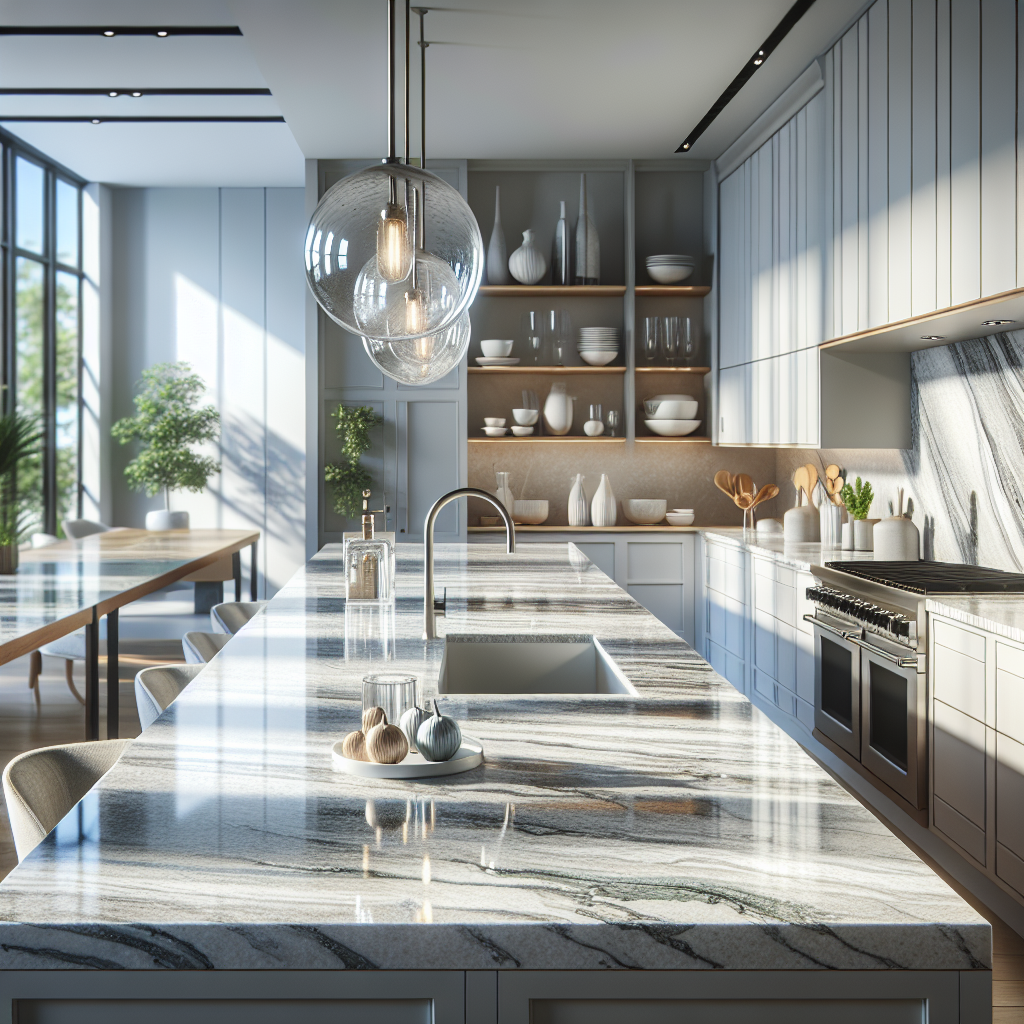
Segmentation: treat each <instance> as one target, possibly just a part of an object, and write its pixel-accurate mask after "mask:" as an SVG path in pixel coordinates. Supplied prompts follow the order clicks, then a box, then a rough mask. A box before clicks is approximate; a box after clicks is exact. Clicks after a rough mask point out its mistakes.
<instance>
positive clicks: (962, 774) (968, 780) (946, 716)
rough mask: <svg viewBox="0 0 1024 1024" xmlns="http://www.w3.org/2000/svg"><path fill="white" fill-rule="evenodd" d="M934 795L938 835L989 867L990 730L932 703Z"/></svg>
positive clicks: (953, 710)
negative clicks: (987, 761)
mask: <svg viewBox="0 0 1024 1024" xmlns="http://www.w3.org/2000/svg"><path fill="white" fill-rule="evenodd" d="M932 714H933V719H934V726H933V731H932V766H933V767H932V792H933V794H934V801H935V804H934V822H935V828H936V829H938V831H939V832H941V833H943V834H944V835H946V836H948V837H949V838H950V839H951V840H953V842H954V843H956V844H957V845H958V846H960V847H962V848H963V849H964V850H966V851H967V852H968V853H969V854H970V855H971V856H972V857H974V859H975V860H977V861H978V862H979V863H981V864H984V863H985V828H986V821H985V801H986V779H985V726H984V725H983V724H982V723H981V722H978V721H976V720H975V719H973V718H971V717H969V716H968V715H965V714H964V713H963V712H962V711H958V710H957V709H956V708H952V707H950V706H949V705H948V704H943V703H942V701H939V700H934V701H932Z"/></svg>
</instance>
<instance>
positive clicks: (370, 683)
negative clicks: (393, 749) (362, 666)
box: [363, 672, 416, 725]
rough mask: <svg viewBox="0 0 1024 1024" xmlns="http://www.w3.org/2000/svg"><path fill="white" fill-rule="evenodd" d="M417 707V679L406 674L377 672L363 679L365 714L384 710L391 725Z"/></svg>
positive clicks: (398, 722)
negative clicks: (370, 711)
mask: <svg viewBox="0 0 1024 1024" xmlns="http://www.w3.org/2000/svg"><path fill="white" fill-rule="evenodd" d="M415 706H416V677H415V676H412V675H408V674H406V673H405V672H375V673H374V674H373V675H369V676H364V677H363V713H364V714H365V713H366V712H367V711H369V710H370V708H383V709H384V714H385V715H387V716H388V722H390V723H391V725H400V724H401V721H402V715H404V714H405V713H406V711H408V710H409V708H411V707H415Z"/></svg>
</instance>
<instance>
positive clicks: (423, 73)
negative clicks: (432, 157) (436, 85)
mask: <svg viewBox="0 0 1024 1024" xmlns="http://www.w3.org/2000/svg"><path fill="white" fill-rule="evenodd" d="M413 10H414V11H415V12H416V13H417V14H418V15H419V16H420V167H422V168H423V169H424V170H426V168H427V47H428V46H429V45H430V43H428V42H427V40H426V37H425V36H424V34H423V15H424V14H426V13H427V12H428V11H429V10H430V8H429V7H414V8H413Z"/></svg>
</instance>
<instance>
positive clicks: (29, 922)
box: [0, 544, 991, 970]
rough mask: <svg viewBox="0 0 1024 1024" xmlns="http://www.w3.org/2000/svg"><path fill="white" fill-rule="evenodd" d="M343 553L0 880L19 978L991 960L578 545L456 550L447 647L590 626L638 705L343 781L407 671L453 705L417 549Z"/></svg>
mask: <svg viewBox="0 0 1024 1024" xmlns="http://www.w3.org/2000/svg"><path fill="white" fill-rule="evenodd" d="M398 566H399V577H398V600H397V601H396V603H395V606H394V610H393V611H391V610H383V611H382V610H380V609H379V608H376V607H365V606H364V607H357V606H352V607H350V608H347V609H346V607H345V601H344V597H343V594H344V589H343V577H342V574H341V550H340V547H339V546H338V545H331V546H328V547H327V548H325V549H324V550H323V551H322V552H320V554H319V555H317V556H316V557H315V558H314V559H312V560H311V561H310V562H309V563H308V564H307V565H306V567H305V568H304V569H302V570H300V571H299V573H298V574H297V575H296V576H295V577H294V578H293V580H292V581H291V582H290V583H289V584H288V586H286V587H285V588H284V589H283V590H282V591H281V592H280V593H279V594H278V595H277V597H275V598H274V599H273V600H272V601H271V602H270V604H269V606H268V607H267V608H266V610H265V611H264V613H262V614H261V615H258V616H257V617H256V618H254V619H253V620H252V621H251V622H250V623H249V624H248V625H247V626H246V627H245V628H244V629H243V630H242V631H241V632H239V633H238V634H237V635H236V636H235V637H234V638H233V639H232V640H231V641H230V642H229V643H228V645H227V646H226V647H225V649H224V650H223V651H222V652H221V653H220V654H219V655H218V656H217V657H216V658H215V659H214V660H213V661H212V662H211V663H210V664H209V665H208V666H207V668H206V669H204V671H203V672H202V673H201V674H200V675H199V677H198V678H197V679H196V680H195V682H193V683H192V685H191V686H190V687H189V688H188V689H187V690H186V691H185V692H184V693H183V694H182V696H181V697H180V698H179V699H178V700H177V701H176V702H175V703H174V704H172V705H171V707H170V708H168V710H167V711H166V712H165V713H164V715H163V716H161V718H160V719H159V720H158V721H157V722H156V723H155V724H154V725H153V726H151V727H150V728H149V729H147V730H146V732H145V733H144V734H143V735H142V736H141V737H140V738H139V739H138V740H137V741H136V742H135V743H134V744H132V746H131V747H130V748H129V749H128V750H127V752H126V753H125V755H124V756H123V757H122V759H121V761H120V762H119V763H118V764H117V765H116V766H115V767H114V769H113V770H112V771H111V772H110V773H109V774H108V775H107V776H106V777H105V778H104V779H103V780H102V781H101V783H100V784H99V786H98V787H96V789H94V790H93V791H92V793H90V794H89V796H87V797H86V799H85V800H84V801H83V802H82V803H81V804H80V805H79V808H78V809H77V810H76V811H75V812H73V813H72V814H71V815H69V816H68V818H66V819H65V821H64V822H62V824H61V825H60V826H58V828H57V829H56V830H55V831H54V832H53V833H51V835H50V836H48V837H47V839H46V840H44V842H43V843H42V844H41V845H40V846H39V847H37V848H36V850H35V851H33V853H32V854H31V855H30V856H29V857H28V858H26V860H25V861H24V862H23V863H22V864H20V865H19V866H18V867H17V868H16V869H15V870H14V871H13V872H12V873H11V874H10V875H9V876H8V877H7V878H6V879H5V880H4V881H3V883H2V884H0V967H2V968H5V969H8V968H54V969H66V968H74V967H79V968H108V969H115V968H116V969H120V968H129V969H153V968H169V969H196V968H222V969H228V968H270V967H273V968H288V967H293V968H302V969H316V968H324V969H328V968H331V969H336V968H340V967H349V968H394V969H440V968H448V969H487V970H494V969H517V968H532V969H564V970H591V969H592V970H601V969H608V968H613V969H636V968H651V969H688V968H689V969H708V968H728V969H747V970H749V969H780V970H820V969H835V968H840V969H877V970H889V969H956V970H964V969H967V970H970V969H978V970H985V969H988V965H989V964H990V962H991V931H990V928H989V925H988V924H987V923H986V922H985V921H983V920H982V918H980V917H979V916H978V915H977V914H976V913H975V912H974V911H973V910H972V909H971V908H970V907H969V906H968V905H967V904H966V903H965V902H964V901H963V900H961V899H960V898H959V897H958V896H957V895H956V894H955V893H954V892H953V891H952V890H951V889H950V888H949V887H948V886H947V885H946V884H945V883H944V882H943V881H942V880H941V879H939V878H938V876H937V875H935V874H934V873H933V872H932V871H931V870H930V869H929V868H927V867H926V866H925V865H924V864H923V863H922V862H921V861H920V860H918V858H917V857H915V856H914V855H913V854H912V853H911V852H910V851H909V850H908V849H907V848H906V847H905V846H904V845H903V844H902V843H901V842H900V841H899V840H898V839H896V838H895V837H894V836H893V835H892V834H891V833H889V832H888V831H887V830H886V829H885V828H884V827H883V826H882V825H881V824H880V823H879V822H878V821H877V819H876V818H875V817H874V816H873V815H872V814H870V813H869V812H868V811H866V810H865V809H864V808H863V807H861V806H860V804H859V803H858V802H857V801H856V800H854V799H853V798H852V797H851V796H849V795H848V794H847V793H846V792H845V791H844V790H843V789H842V788H840V787H839V786H838V785H837V784H836V783H835V782H833V781H832V779H831V778H830V777H829V776H828V775H827V774H826V773H825V772H824V771H823V770H822V769H820V768H819V767H818V766H817V765H816V764H815V763H814V762H813V761H811V759H810V758H809V757H807V755H806V754H805V753H804V752H803V751H802V750H801V749H800V748H799V747H798V746H797V744H796V743H794V742H793V741H792V740H790V739H789V737H787V736H786V735H785V734H784V733H783V732H782V731H781V730H780V729H778V728H777V727H776V726H775V725H773V724H772V723H771V722H770V721H769V720H768V719H767V718H766V717H765V716H764V715H762V714H761V713H760V712H759V711H757V710H756V709H755V708H753V707H752V705H751V704H750V703H749V702H748V701H747V699H746V698H745V697H743V696H742V695H741V694H739V693H738V692H737V691H736V690H734V689H733V688H732V687H731V686H730V685H729V684H728V683H727V682H726V681H725V680H724V679H722V678H721V677H719V676H718V675H716V674H715V672H714V671H713V670H712V669H711V667H710V666H709V665H708V664H707V663H706V662H705V661H704V660H703V659H701V658H700V657H699V656H698V655H697V654H696V653H695V652H694V651H693V650H692V649H691V648H690V647H689V646H688V645H687V644H685V643H684V642H683V641H682V640H680V639H678V638H677V637H676V636H675V635H674V634H673V633H672V632H671V631H670V630H669V629H668V628H667V627H665V626H663V625H662V624H661V623H660V622H658V620H657V619H655V618H654V617H653V616H652V615H651V614H649V613H648V612H647V611H645V610H644V609H643V608H641V607H640V605H638V604H637V603H636V602H635V601H633V600H632V598H630V597H629V596H628V595H627V594H626V593H625V592H624V591H622V590H620V589H619V588H618V587H616V586H615V584H614V583H612V581H611V580H609V579H608V577H606V576H605V575H604V574H603V573H601V572H600V571H599V570H598V569H597V568H596V566H594V565H593V564H592V563H591V562H589V561H588V560H587V559H586V558H585V557H584V556H582V555H581V554H580V552H579V551H578V549H576V548H575V547H574V546H573V545H567V544H560V545H556V544H531V545H523V546H522V547H521V549H520V550H519V552H517V553H516V554H515V555H506V554H505V553H504V552H501V551H496V550H495V549H494V548H493V547H491V546H488V545H445V546H440V547H439V549H438V571H437V582H438V588H439V589H440V588H441V587H442V586H445V587H447V594H448V614H447V616H446V617H445V618H443V619H441V620H440V627H441V629H442V630H443V631H444V632H446V633H489V634H495V633H499V634H503V635H512V636H518V635H524V634H556V633H563V634H580V633H582V634H585V635H588V636H589V635H592V636H594V637H595V638H597V639H599V640H600V642H601V644H602V646H603V647H604V648H605V649H606V651H607V652H608V653H609V655H610V656H611V657H612V658H613V659H614V660H615V661H616V662H617V663H618V665H619V667H620V668H621V670H622V671H623V673H624V674H625V675H626V677H627V678H628V679H629V680H630V681H631V682H632V684H633V685H634V686H635V688H636V690H637V692H638V694H639V696H636V697H633V696H626V695H595V696H544V697H509V696H507V695H506V696H489V697H488V696H465V695H460V696H448V697H445V698H444V704H445V706H446V709H447V711H448V713H450V714H452V715H454V716H455V717H456V718H457V719H459V721H460V722H461V723H462V724H463V727H464V728H465V730H466V731H467V732H469V733H471V734H472V735H474V736H476V737H478V738H479V739H480V740H482V742H483V744H484V747H485V751H486V760H485V762H484V764H483V765H482V766H480V767H479V768H476V769H474V770H473V771H471V772H468V773H466V774H464V775H458V776H451V777H447V778H439V779H434V780H423V781H419V782H410V781H404V782H397V781H383V780H369V779H362V778H358V777H353V776H349V775H345V774H343V773H340V772H338V771H336V770H334V768H333V767H332V762H331V745H332V744H333V743H334V742H335V741H336V740H337V739H339V738H341V737H342V736H343V735H344V734H345V733H347V732H348V731H350V730H351V729H353V728H356V727H357V725H358V722H359V715H360V681H361V679H362V677H363V676H364V675H365V674H366V673H367V672H368V671H372V670H378V669H380V668H381V667H382V664H384V663H385V662H387V663H388V667H389V668H395V669H403V670H409V671H411V672H413V673H414V674H416V675H417V676H418V677H419V679H420V681H421V684H422V686H423V690H424V693H425V695H426V696H428V697H429V696H431V695H432V694H433V693H434V692H436V683H437V678H438V672H439V668H440V660H441V655H442V651H443V643H444V642H443V640H437V641H430V642H427V641H423V640H421V639H420V635H421V629H422V597H421V585H422V555H421V551H420V549H419V548H418V547H414V546H411V545H399V546H398Z"/></svg>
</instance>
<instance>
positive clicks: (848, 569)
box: [825, 562, 1024, 594]
mask: <svg viewBox="0 0 1024 1024" xmlns="http://www.w3.org/2000/svg"><path fill="white" fill-rule="evenodd" d="M825 567H826V568H827V569H834V570H836V571H837V572H845V573H847V574H848V575H850V576H856V577H857V578H858V579H862V580H871V581H872V582H873V583H881V584H882V585H883V586H887V587H895V588H896V589H898V590H905V591H907V592H908V593H911V594H1024V573H1017V572H1003V571H1001V570H1000V569H989V568H987V567H986V566H983V565H961V564H959V563H958V562H826V563H825Z"/></svg>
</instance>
